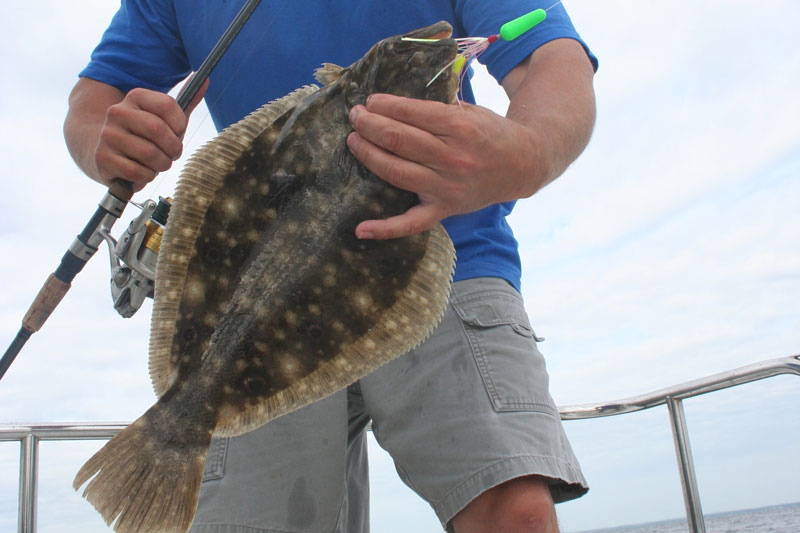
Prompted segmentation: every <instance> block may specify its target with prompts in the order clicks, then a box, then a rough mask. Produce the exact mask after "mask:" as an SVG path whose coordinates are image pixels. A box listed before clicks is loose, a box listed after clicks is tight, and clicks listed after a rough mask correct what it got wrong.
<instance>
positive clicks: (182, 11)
mask: <svg viewBox="0 0 800 533" xmlns="http://www.w3.org/2000/svg"><path fill="white" fill-rule="evenodd" d="M244 3H245V0H222V1H220V2H214V4H213V7H211V4H210V3H207V2H197V0H122V5H121V7H120V10H119V11H118V12H117V14H116V15H115V16H114V19H113V20H112V22H111V24H110V26H109V28H108V29H107V30H106V32H105V34H104V35H103V38H102V40H101V42H100V44H99V45H98V46H97V48H96V49H95V50H94V52H93V53H92V58H91V62H90V63H89V65H88V66H87V67H86V68H85V69H84V70H83V71H82V72H81V73H80V75H81V76H84V77H87V78H92V79H95V80H98V81H101V82H103V83H107V84H109V85H112V86H114V87H117V88H118V89H120V90H122V91H123V92H127V91H129V90H130V89H133V88H135V87H145V88H148V89H154V90H158V91H164V92H166V91H168V90H170V89H171V88H172V87H173V86H175V84H177V83H178V82H179V81H181V80H182V79H184V78H185V77H186V76H187V75H188V74H189V73H190V72H191V71H193V70H196V69H197V68H198V67H199V66H200V64H201V63H202V62H203V60H204V59H205V58H206V56H207V55H208V53H209V52H210V51H211V49H212V48H213V46H214V44H216V42H217V40H218V39H219V37H220V36H221V35H222V34H223V33H224V31H225V30H226V29H227V27H228V25H229V24H230V22H231V21H232V20H233V19H234V17H235V16H236V14H237V13H238V12H239V10H240V9H241V7H242V6H243V5H244ZM550 5H552V0H546V1H538V0H509V1H504V2H496V1H494V0H428V1H416V2H414V1H402V2H398V1H385V0H384V1H381V0H337V1H335V2H331V1H330V0H304V1H297V0H263V1H262V2H261V5H259V7H258V8H257V9H256V10H255V12H254V13H253V16H252V18H251V19H250V20H249V21H248V23H247V24H246V25H245V27H244V28H243V29H242V31H241V33H240V34H239V36H238V37H237V38H236V40H235V41H234V42H233V44H232V45H231V47H230V49H229V50H228V52H227V53H226V55H225V56H223V58H222V60H221V61H220V62H219V64H218V65H217V67H216V68H215V70H214V71H213V72H212V74H211V77H210V84H209V88H208V91H207V92H206V96H205V100H206V103H207V105H208V108H209V111H210V113H211V116H212V118H213V120H214V123H215V125H216V127H217V129H220V130H221V129H223V128H225V127H226V126H228V125H230V124H232V123H234V122H236V121H238V120H240V119H241V118H242V117H244V116H246V115H247V114H248V113H250V112H251V111H253V110H255V109H257V108H258V107H260V106H261V105H263V104H265V103H267V102H269V101H271V100H273V99H275V98H278V97H281V96H283V95H285V94H287V93H289V92H291V91H293V90H294V89H296V88H298V87H300V86H302V85H305V84H309V83H314V82H315V80H314V77H313V74H314V70H315V69H316V68H317V67H319V66H320V65H321V64H322V63H323V62H329V63H336V64H338V65H342V66H347V65H350V64H351V63H353V62H354V61H356V60H357V59H358V58H360V57H361V56H362V55H363V54H364V53H365V52H366V51H367V50H369V48H370V47H371V46H372V45H373V44H374V43H376V42H377V41H379V40H381V39H383V38H385V37H389V36H391V35H397V34H401V33H405V32H408V31H411V30H414V29H416V28H420V27H423V26H427V25H430V24H433V23H434V22H437V21H439V20H446V21H448V22H450V24H452V25H453V28H454V37H466V36H488V35H492V34H495V33H497V32H498V31H499V28H500V26H501V25H502V24H503V23H504V22H507V21H509V20H511V19H513V18H516V17H518V16H520V15H522V14H525V13H527V12H529V11H532V10H534V9H536V8H547V7H549V6H550ZM562 37H568V38H573V39H577V40H580V38H579V36H578V34H577V33H576V31H575V29H574V28H573V26H572V23H571V22H570V20H569V18H568V16H567V14H566V12H565V11H564V8H563V7H562V6H561V5H558V6H555V7H553V8H552V9H551V10H550V11H548V13H547V19H546V20H545V21H544V22H543V23H541V24H540V25H538V26H536V27H535V28H534V29H532V30H531V31H529V32H527V33H525V34H523V35H522V36H520V37H518V38H517V39H515V40H513V41H511V42H504V41H499V42H498V43H496V44H494V45H492V46H490V47H489V48H488V49H487V51H486V52H485V53H484V54H483V55H482V56H481V58H480V59H481V62H482V63H484V64H486V66H487V68H488V70H489V72H490V74H491V75H492V76H494V77H495V79H497V80H502V79H503V78H504V77H505V75H506V74H507V73H508V72H509V71H510V70H511V69H513V68H514V67H515V66H516V65H518V64H519V63H520V62H521V61H523V60H524V59H525V58H526V57H528V55H530V54H531V52H533V50H535V49H536V48H537V47H538V46H541V45H542V44H544V43H546V42H548V41H551V40H553V39H557V38H562ZM584 46H585V45H584ZM587 53H589V54H590V58H591V59H592V61H593V62H594V63H595V65H596V60H595V58H594V57H593V56H592V55H591V53H590V52H588V49H587ZM463 91H464V99H465V100H466V101H469V102H474V97H473V94H472V89H471V87H470V86H469V82H468V80H465V81H464V88H463ZM513 207H514V202H507V203H503V204H497V205H493V206H489V207H487V208H485V209H482V210H480V211H477V212H474V213H470V214H466V215H458V216H454V217H450V218H448V219H445V220H444V221H443V222H442V223H443V225H444V227H445V228H446V229H447V232H448V234H449V235H450V237H451V239H452V240H453V243H454V244H455V247H456V253H457V255H458V260H457V265H456V272H455V279H456V280H462V279H470V278H475V277H480V276H496V277H500V278H504V279H506V280H508V281H509V282H510V283H511V284H512V285H514V286H515V287H516V288H517V289H518V290H519V288H520V277H521V267H520V260H519V254H518V251H517V242H516V240H515V239H514V235H513V233H512V231H511V228H510V227H509V226H508V224H507V222H506V216H507V215H508V214H509V213H510V212H511V210H512V209H513Z"/></svg>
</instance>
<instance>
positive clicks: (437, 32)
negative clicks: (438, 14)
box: [403, 21, 453, 40]
mask: <svg viewBox="0 0 800 533" xmlns="http://www.w3.org/2000/svg"><path fill="white" fill-rule="evenodd" d="M451 35H453V27H452V26H451V25H450V23H448V22H445V21H440V22H437V23H436V24H432V25H430V26H426V27H425V28H420V29H418V30H414V31H412V32H410V33H406V34H405V35H403V37H404V38H409V39H431V40H436V39H449V38H450V36H451Z"/></svg>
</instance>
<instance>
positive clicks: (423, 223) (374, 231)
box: [356, 204, 444, 240]
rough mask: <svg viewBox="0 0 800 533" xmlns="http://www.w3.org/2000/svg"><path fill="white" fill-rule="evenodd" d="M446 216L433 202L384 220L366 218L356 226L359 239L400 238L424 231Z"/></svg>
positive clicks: (416, 206) (418, 205) (419, 205)
mask: <svg viewBox="0 0 800 533" xmlns="http://www.w3.org/2000/svg"><path fill="white" fill-rule="evenodd" d="M442 218H444V214H443V213H442V212H441V211H440V210H439V209H438V208H437V207H435V206H434V205H432V204H427V205H425V204H417V205H415V206H414V207H412V208H411V209H409V210H408V211H406V212H405V213H403V214H402V215H397V216H394V217H389V218H387V219H384V220H365V221H364V222H362V223H361V224H359V225H358V226H357V227H356V237H357V238H359V239H375V240H386V239H399V238H401V237H408V236H410V235H416V234H417V233H422V232H423V231H425V230H428V229H430V228H431V227H433V225H434V224H436V223H437V222H439V221H440V220H441V219H442Z"/></svg>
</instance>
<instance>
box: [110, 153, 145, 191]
mask: <svg viewBox="0 0 800 533" xmlns="http://www.w3.org/2000/svg"><path fill="white" fill-rule="evenodd" d="M95 160H96V162H97V166H98V168H100V169H102V171H101V176H102V177H103V179H105V180H106V181H107V182H110V181H111V180H112V179H114V178H122V179H124V180H125V181H129V182H131V183H132V184H133V190H134V191H140V190H141V189H143V188H144V186H145V185H146V184H147V183H149V182H151V181H152V180H153V178H155V176H156V172H155V171H154V170H152V169H151V168H148V167H146V166H144V165H142V164H141V163H139V162H137V161H134V160H132V159H130V158H129V157H126V156H125V155H123V154H120V153H112V152H98V153H97V154H96V156H95Z"/></svg>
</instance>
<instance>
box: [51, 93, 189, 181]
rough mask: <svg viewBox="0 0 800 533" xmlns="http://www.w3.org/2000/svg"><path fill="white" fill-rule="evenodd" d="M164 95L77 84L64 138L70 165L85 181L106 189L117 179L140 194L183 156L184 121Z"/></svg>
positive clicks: (168, 98) (177, 106) (172, 103)
mask: <svg viewBox="0 0 800 533" xmlns="http://www.w3.org/2000/svg"><path fill="white" fill-rule="evenodd" d="M204 92H205V86H204V88H203V89H202V90H201V91H200V92H199V93H198V95H197V96H196V97H195V98H194V100H193V101H192V104H191V105H190V106H189V108H188V109H187V111H186V113H184V112H183V110H181V108H180V106H179V105H178V104H177V102H176V101H175V100H174V99H173V98H172V97H170V96H169V95H166V94H163V93H160V92H156V91H150V90H147V89H133V90H131V91H129V92H128V93H122V92H121V91H119V90H118V89H116V88H115V87H112V86H110V85H107V84H105V83H101V82H98V81H95V80H92V79H89V78H81V79H80V80H79V81H78V83H77V84H76V85H75V87H74V88H73V90H72V93H71V94H70V96H69V111H68V113H67V118H66V120H65V122H64V138H65V139H66V141H67V147H68V148H69V151H70V154H71V155H72V157H73V159H74V160H75V162H76V163H77V164H78V166H79V167H80V168H81V170H83V171H84V172H85V173H86V174H87V175H88V176H89V177H91V178H92V179H94V180H96V181H98V182H100V183H103V184H105V185H108V184H109V183H110V181H111V180H112V179H114V178H122V179H125V180H127V181H130V182H132V183H133V184H134V190H140V189H141V188H143V187H144V186H145V184H147V183H148V182H150V181H152V179H153V178H155V176H156V174H158V173H159V172H162V171H164V170H167V169H169V168H170V166H171V165H172V162H173V161H175V160H176V159H178V158H179V157H180V155H181V151H182V150H183V140H182V139H183V135H184V133H185V131H186V125H187V123H188V115H189V113H191V111H192V110H193V109H194V107H195V106H196V105H197V104H198V103H199V102H200V99H202V97H203V94H204Z"/></svg>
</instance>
